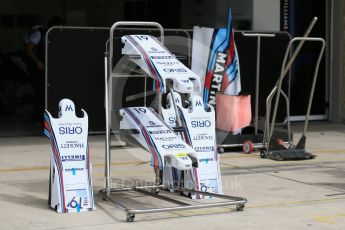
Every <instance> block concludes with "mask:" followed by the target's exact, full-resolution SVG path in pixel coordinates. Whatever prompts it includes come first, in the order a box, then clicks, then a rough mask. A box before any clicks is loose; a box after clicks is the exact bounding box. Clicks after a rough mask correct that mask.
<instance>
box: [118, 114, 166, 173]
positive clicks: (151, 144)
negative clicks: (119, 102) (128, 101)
mask: <svg viewBox="0 0 345 230" xmlns="http://www.w3.org/2000/svg"><path fill="white" fill-rule="evenodd" d="M124 110H125V111H126V112H127V113H128V115H129V116H130V117H131V118H132V119H133V121H134V122H135V123H136V124H137V125H138V126H139V128H140V130H141V133H142V134H143V137H144V138H145V141H146V143H147V145H148V147H149V149H150V150H151V153H152V155H153V159H154V162H153V166H154V167H155V168H159V169H160V170H163V162H162V159H161V157H160V154H159V153H158V150H157V147H156V145H155V144H154V142H153V140H152V139H151V137H150V135H149V133H148V131H147V129H146V127H145V126H144V125H143V124H142V123H141V122H140V119H139V118H138V117H137V116H136V115H135V114H134V113H133V112H132V111H131V110H130V109H129V108H124Z"/></svg>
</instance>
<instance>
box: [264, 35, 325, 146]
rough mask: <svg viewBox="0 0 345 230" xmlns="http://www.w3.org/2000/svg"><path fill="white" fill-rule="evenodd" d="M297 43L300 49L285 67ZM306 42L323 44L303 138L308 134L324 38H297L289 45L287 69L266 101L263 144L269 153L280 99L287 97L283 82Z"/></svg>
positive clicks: (310, 96) (317, 63)
mask: <svg viewBox="0 0 345 230" xmlns="http://www.w3.org/2000/svg"><path fill="white" fill-rule="evenodd" d="M297 41H299V42H300V43H299V46H298V47H299V49H298V47H297V49H296V51H295V53H294V54H293V56H292V57H291V59H290V61H289V62H288V64H287V65H285V64H286V61H287V56H288V54H287V53H288V50H289V49H290V48H291V47H292V45H293V44H294V43H295V42H297ZM304 42H320V43H321V49H320V51H319V55H318V59H317V62H316V66H315V69H314V75H313V82H312V86H311V91H310V94H309V101H308V106H307V113H306V117H305V123H304V129H303V133H302V137H303V136H306V134H307V127H308V121H309V116H310V110H311V105H312V101H313V96H314V90H315V85H316V80H317V75H318V71H319V67H320V63H321V59H322V55H323V52H324V50H325V46H326V42H325V40H324V39H322V38H312V37H295V38H293V39H292V40H291V41H290V42H289V45H288V48H287V52H286V54H285V58H284V62H283V66H286V67H285V68H284V69H282V72H281V75H280V77H279V80H278V82H277V85H276V86H275V87H274V88H273V90H272V91H271V93H270V94H269V96H268V97H267V100H266V105H267V111H266V129H267V130H266V129H265V136H266V138H265V139H264V143H263V144H264V145H265V146H266V151H267V153H268V152H269V146H270V141H271V138H272V135H273V130H274V127H275V119H276V115H277V110H278V103H279V97H280V95H283V96H284V97H286V95H285V94H284V93H283V91H282V89H281V87H282V82H283V80H284V78H285V76H286V73H287V72H288V71H289V70H290V68H291V66H292V64H293V61H294V60H295V59H296V57H297V55H298V53H299V51H300V49H301V48H302V45H303V43H304ZM301 44H302V45H301ZM274 96H276V101H275V105H274V110H273V115H272V121H271V125H269V117H270V115H271V106H272V100H273V97H274ZM287 108H289V106H287ZM288 111H289V110H288ZM288 125H289V126H290V120H288Z"/></svg>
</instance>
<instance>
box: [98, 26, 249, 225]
mask: <svg viewBox="0 0 345 230" xmlns="http://www.w3.org/2000/svg"><path fill="white" fill-rule="evenodd" d="M119 26H138V27H157V28H158V29H159V30H160V34H161V37H160V39H161V42H162V43H164V30H163V27H162V26H161V25H160V24H158V23H156V22H116V23H115V24H113V25H112V27H111V29H110V39H109V41H108V42H107V44H106V52H105V57H104V69H105V73H104V76H105V89H104V90H105V116H106V118H105V120H106V135H105V188H104V189H101V190H100V193H101V195H102V196H103V199H105V200H107V201H109V202H110V203H112V204H113V205H114V206H116V207H118V208H120V209H122V210H123V211H124V212H125V213H126V220H127V222H133V221H134V218H135V214H143V213H155V212H170V211H178V210H189V209H200V208H213V207H222V206H229V205H235V206H236V210H237V211H242V210H243V208H244V206H245V204H246V203H247V200H246V199H245V198H242V197H233V196H227V195H221V194H213V193H208V192H201V191H196V190H189V189H183V188H177V189H176V192H178V193H183V192H187V193H197V194H201V195H205V196H212V197H217V198H221V199H224V200H226V201H223V202H215V203H204V204H195V205H192V204H188V203H184V202H181V201H178V200H175V199H172V198H170V197H167V196H162V195H159V194H158V192H159V189H168V188H167V187H165V186H163V185H159V184H155V185H151V186H142V187H124V188H111V176H110V165H111V164H110V162H111V156H110V151H111V149H113V146H110V131H111V128H110V103H109V99H110V96H109V80H110V79H111V78H112V77H117V76H116V74H115V75H114V73H113V71H112V66H113V61H114V60H113V52H114V51H113V42H114V32H115V29H116V28H117V27H119ZM143 76H144V75H143ZM145 92H146V89H145ZM172 96H173V95H172ZM161 100H162V93H160V92H157V110H158V114H159V115H161V108H162V101H161ZM174 101H175V100H173V102H174ZM174 107H176V105H174ZM156 176H157V178H158V177H159V173H156ZM148 189H150V190H151V192H149V191H148ZM125 191H135V192H139V193H142V194H145V195H150V196H152V197H154V198H158V199H161V200H165V201H168V202H171V203H175V204H177V205H178V206H175V207H165V208H145V209H129V208H127V207H126V206H125V205H123V204H121V203H120V202H119V201H117V200H114V199H112V198H111V193H114V192H125Z"/></svg>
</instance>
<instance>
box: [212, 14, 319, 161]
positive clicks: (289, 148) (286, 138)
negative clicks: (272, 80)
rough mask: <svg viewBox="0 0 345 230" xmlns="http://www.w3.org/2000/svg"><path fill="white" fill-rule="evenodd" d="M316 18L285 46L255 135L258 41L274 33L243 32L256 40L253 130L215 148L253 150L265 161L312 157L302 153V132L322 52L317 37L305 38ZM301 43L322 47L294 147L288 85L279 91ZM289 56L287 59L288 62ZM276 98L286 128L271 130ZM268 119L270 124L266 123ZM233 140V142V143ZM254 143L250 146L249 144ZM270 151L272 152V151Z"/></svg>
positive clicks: (306, 123)
mask: <svg viewBox="0 0 345 230" xmlns="http://www.w3.org/2000/svg"><path fill="white" fill-rule="evenodd" d="M316 21H317V18H316V17H314V18H313V20H312V21H311V23H310V24H309V26H308V28H307V30H306V32H305V34H304V35H303V37H296V38H294V39H291V40H290V41H289V43H288V44H287V47H286V50H285V54H284V56H283V62H282V65H281V70H280V75H279V78H278V81H277V82H276V84H275V85H274V87H273V89H272V90H271V91H270V93H269V95H268V96H267V98H266V111H265V120H264V132H262V131H261V133H259V132H258V103H259V102H258V94H259V73H260V67H259V65H260V40H261V37H274V34H257V33H253V34H252V33H245V34H243V36H250V37H257V63H256V93H255V114H254V130H250V133H245V134H242V135H237V136H233V137H231V136H230V137H228V138H227V140H225V141H228V142H229V141H230V142H231V141H232V143H231V144H224V143H222V144H220V145H218V147H219V148H226V147H238V146H242V147H243V151H244V152H245V153H250V152H251V151H253V149H254V148H256V149H259V150H261V152H260V156H261V157H263V158H265V157H269V158H272V159H276V160H283V159H310V158H313V157H314V156H313V155H312V154H308V153H306V151H305V150H304V148H305V139H306V137H305V136H306V129H307V125H308V119H309V114H310V109H311V103H312V99H313V94H314V89H315V83H316V79H317V73H318V69H319V65H320V61H321V58H322V54H323V51H324V43H325V42H324V40H323V39H321V38H308V36H309V34H310V32H311V30H312V28H313V27H314V25H315V23H316ZM297 41H299V44H298V46H297V47H296V49H295V50H294V52H293V53H291V50H292V46H293V44H294V43H296V42H297ZM305 42H321V43H322V47H321V49H320V52H319V56H318V60H317V63H316V66H315V70H314V78H313V83H312V87H311V92H310V97H309V103H308V108H307V115H306V121H305V128H304V132H303V135H302V138H301V140H300V141H299V142H298V144H297V145H296V146H295V145H294V144H293V142H292V133H291V128H290V88H289V87H290V86H289V84H288V93H287V94H286V93H285V92H284V91H283V90H282V86H283V81H284V79H285V78H286V76H288V75H289V74H288V73H289V72H290V69H291V66H292V64H293V62H294V60H295V59H296V57H297V55H298V53H299V52H300V50H301V48H302V46H303V44H304V43H305ZM289 56H290V59H288V58H289ZM274 96H276V97H275V103H274V110H273V114H272V113H271V110H272V101H273V99H274ZM280 96H282V97H283V99H284V101H285V106H286V107H285V109H286V119H285V121H284V122H283V123H282V124H283V125H284V126H286V129H279V130H277V129H275V127H276V126H277V125H278V124H277V123H276V118H277V112H278V105H279V98H280ZM270 120H271V124H270ZM225 141H224V142H225ZM236 141H237V142H236ZM253 143H254V144H253ZM271 150H274V151H273V152H272V151H271Z"/></svg>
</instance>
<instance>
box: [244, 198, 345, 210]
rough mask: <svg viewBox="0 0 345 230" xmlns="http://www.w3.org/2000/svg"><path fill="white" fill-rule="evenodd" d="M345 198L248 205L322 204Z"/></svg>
mask: <svg viewBox="0 0 345 230" xmlns="http://www.w3.org/2000/svg"><path fill="white" fill-rule="evenodd" d="M343 200H345V197H339V198H327V199H317V200H302V201H285V202H278V203H273V204H263V205H253V206H248V208H273V207H283V206H287V205H306V204H322V203H328V202H335V201H343Z"/></svg>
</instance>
